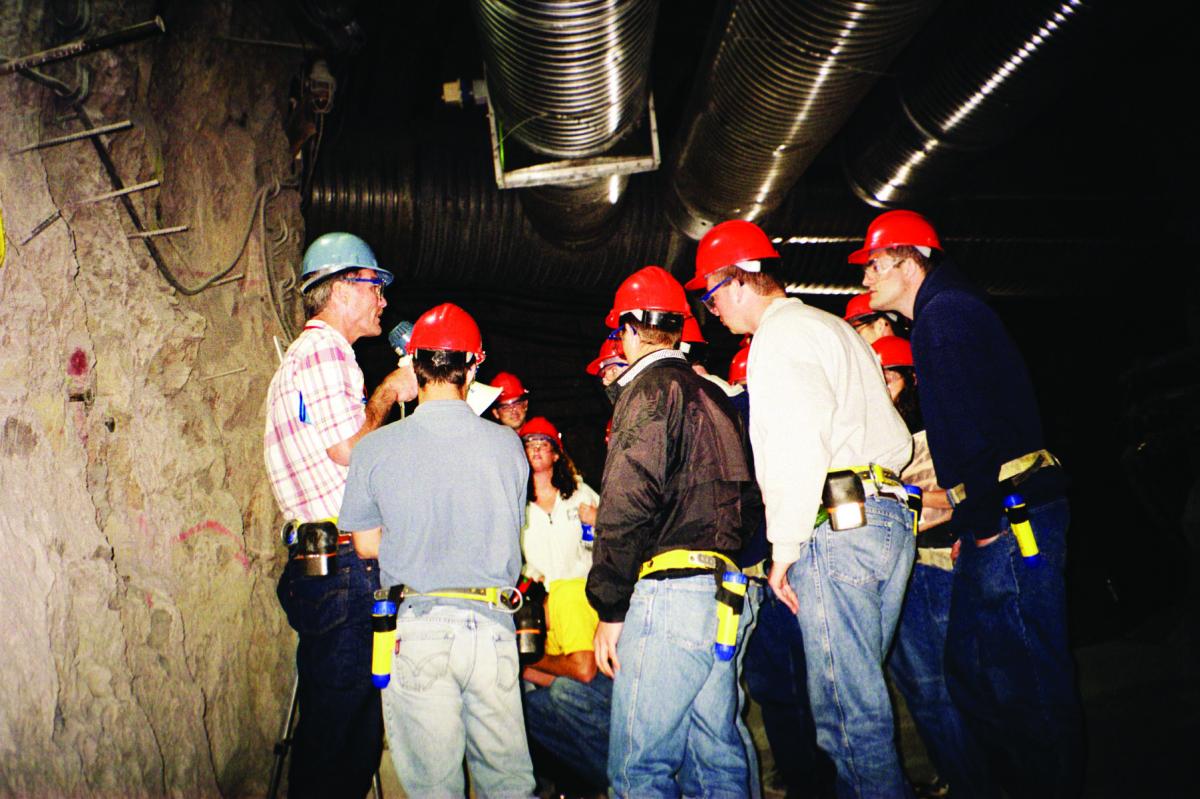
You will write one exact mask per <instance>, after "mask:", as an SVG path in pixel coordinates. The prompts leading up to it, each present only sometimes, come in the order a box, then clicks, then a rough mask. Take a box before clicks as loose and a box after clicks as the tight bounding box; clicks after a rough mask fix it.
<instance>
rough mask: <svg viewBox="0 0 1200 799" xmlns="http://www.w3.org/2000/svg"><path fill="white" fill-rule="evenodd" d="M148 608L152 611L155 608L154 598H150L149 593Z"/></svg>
mask: <svg viewBox="0 0 1200 799" xmlns="http://www.w3.org/2000/svg"><path fill="white" fill-rule="evenodd" d="M146 607H148V608H151V609H153V608H154V597H152V596H150V592H149V591H147V592H146Z"/></svg>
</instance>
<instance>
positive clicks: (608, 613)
mask: <svg viewBox="0 0 1200 799" xmlns="http://www.w3.org/2000/svg"><path fill="white" fill-rule="evenodd" d="M639 367H640V368H639ZM627 378H628V379H627ZM613 385H614V386H618V385H619V386H620V387H621V388H620V395H619V398H618V400H617V402H616V407H615V409H614V412H613V427H612V439H611V440H610V442H609V447H608V459H607V461H605V464H604V478H603V483H602V486H601V491H600V510H599V514H598V515H597V518H596V544H595V550H594V552H593V563H592V570H591V572H590V573H589V575H588V581H587V596H588V601H590V602H591V604H592V607H594V608H595V609H596V612H597V613H598V614H599V615H600V619H601V621H608V622H615V621H622V620H624V618H625V612H626V610H628V608H629V598H630V596H631V595H632V594H633V586H634V583H636V582H637V579H638V570H639V569H640V568H641V565H642V563H643V562H644V561H646V560H649V559H650V558H652V557H653V556H655V555H657V554H658V553H660V552H665V551H667V550H670V549H706V550H714V551H717V552H721V553H723V554H726V555H728V556H730V557H732V558H734V559H736V558H737V554H738V552H739V551H740V550H741V549H742V547H743V546H744V545H745V544H746V542H747V541H749V539H750V536H751V535H752V534H753V532H754V530H755V529H756V528H757V527H758V525H759V524H760V523H761V521H762V513H763V511H762V500H761V498H760V496H759V493H758V486H757V485H756V484H755V482H754V477H753V473H752V471H751V463H750V460H749V448H748V446H747V443H746V435H745V431H744V430H743V428H742V422H741V417H740V416H739V414H738V413H737V411H736V410H734V408H733V406H732V405H731V404H730V402H729V399H728V397H726V396H725V394H724V392H722V391H721V390H720V389H719V388H717V387H716V386H715V385H713V384H712V383H711V382H709V381H708V380H705V379H704V378H702V377H700V376H699V375H697V374H696V373H695V372H693V371H692V369H691V367H690V366H689V365H688V363H687V361H686V359H684V358H683V357H682V354H681V353H678V352H677V351H674V350H660V351H658V352H654V353H650V354H649V355H646V356H644V357H643V358H642V359H641V360H639V362H638V363H636V364H634V365H633V366H631V367H630V369H629V370H628V371H627V372H626V374H625V375H623V376H622V377H621V379H620V380H619V381H618V382H617V383H614V384H613ZM670 576H672V575H671V574H670V573H669V572H667V573H660V574H658V575H656V577H659V578H661V577H670Z"/></svg>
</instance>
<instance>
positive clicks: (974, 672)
mask: <svg viewBox="0 0 1200 799" xmlns="http://www.w3.org/2000/svg"><path fill="white" fill-rule="evenodd" d="M1029 518H1030V525H1031V526H1032V528H1033V533H1034V536H1035V537H1036V538H1037V544H1038V549H1039V550H1040V551H1041V563H1040V564H1038V565H1037V566H1034V567H1031V566H1028V565H1026V563H1025V562H1024V560H1023V559H1022V557H1021V553H1020V550H1019V549H1018V548H1017V542H1016V539H1015V538H1014V536H1012V535H1010V534H1008V533H1009V527H1008V522H1007V520H1003V519H1002V520H1001V521H1000V523H999V525H998V526H999V527H1000V528H1001V529H1002V530H1003V531H1004V533H1005V534H1004V535H1001V536H1000V538H998V539H996V540H995V541H993V542H992V543H991V544H989V545H988V546H985V547H976V546H974V545H972V544H971V543H970V538H971V536H970V535H969V534H968V535H965V536H964V543H963V546H962V551H961V553H960V554H959V558H958V563H957V564H956V565H955V568H954V590H953V595H952V598H951V604H950V627H949V630H948V632H947V639H946V680H947V684H948V687H949V689H950V695H951V696H952V697H953V698H954V702H955V704H956V705H958V707H959V709H960V710H961V711H962V713H963V716H964V718H966V720H967V724H968V725H969V726H970V727H971V730H972V731H973V732H974V733H975V738H976V740H977V741H978V742H979V745H980V746H981V747H982V748H983V750H984V752H986V753H987V757H988V760H989V765H990V766H991V767H992V770H993V776H994V778H995V779H996V780H997V781H998V782H999V783H1000V784H1001V786H1002V787H1004V789H1005V790H1006V791H1007V792H1008V793H1009V794H1010V795H1012V796H1022V797H1025V796H1075V795H1077V794H1078V793H1079V791H1080V788H1081V781H1082V767H1083V738H1082V735H1083V723H1082V710H1081V707H1080V702H1079V696H1078V694H1077V693H1076V688H1075V677H1074V674H1075V669H1074V664H1073V663H1072V661H1071V653H1070V650H1069V648H1068V644H1067V619H1066V597H1065V590H1066V589H1065V585H1064V581H1063V568H1064V565H1065V561H1066V533H1067V525H1068V523H1069V522H1070V508H1069V506H1068V504H1067V500H1066V499H1058V500H1055V501H1052V502H1047V503H1043V504H1041V505H1037V506H1034V507H1031V508H1030V509H1029Z"/></svg>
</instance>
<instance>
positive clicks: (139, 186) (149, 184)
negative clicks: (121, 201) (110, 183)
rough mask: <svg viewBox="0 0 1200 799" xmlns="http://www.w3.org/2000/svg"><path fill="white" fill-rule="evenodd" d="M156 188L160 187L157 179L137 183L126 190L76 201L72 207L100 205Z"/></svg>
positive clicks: (116, 190) (115, 190) (126, 187)
mask: <svg viewBox="0 0 1200 799" xmlns="http://www.w3.org/2000/svg"><path fill="white" fill-rule="evenodd" d="M156 186H158V180H157V179H155V180H147V181H145V182H143V183H135V184H133V185H132V186H125V187H124V188H121V189H114V190H113V191H106V192H105V193H104V194H97V195H96V196H95V197H87V198H86V199H83V200H75V201H74V202H73V203H72V205H89V204H91V203H98V202H101V201H103V200H111V199H113V198H114V197H124V196H125V195H127V194H133V193H134V192H139V191H145V190H146V189H153V188H155V187H156Z"/></svg>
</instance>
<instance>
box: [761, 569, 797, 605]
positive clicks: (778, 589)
mask: <svg viewBox="0 0 1200 799" xmlns="http://www.w3.org/2000/svg"><path fill="white" fill-rule="evenodd" d="M793 563H795V561H794V560H792V561H788V562H787V563H781V562H779V561H773V562H772V563H771V573H770V574H769V575H767V583H768V584H769V585H770V586H771V590H773V591H774V592H775V596H777V597H779V601H781V602H782V603H783V604H785V605H787V606H788V608H789V609H790V610H791V611H792V613H799V612H800V599H799V598H798V597H797V596H796V592H795V591H793V590H792V587H791V586H790V585H788V581H787V573H788V569H789V568H791V565H792V564H793Z"/></svg>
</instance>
